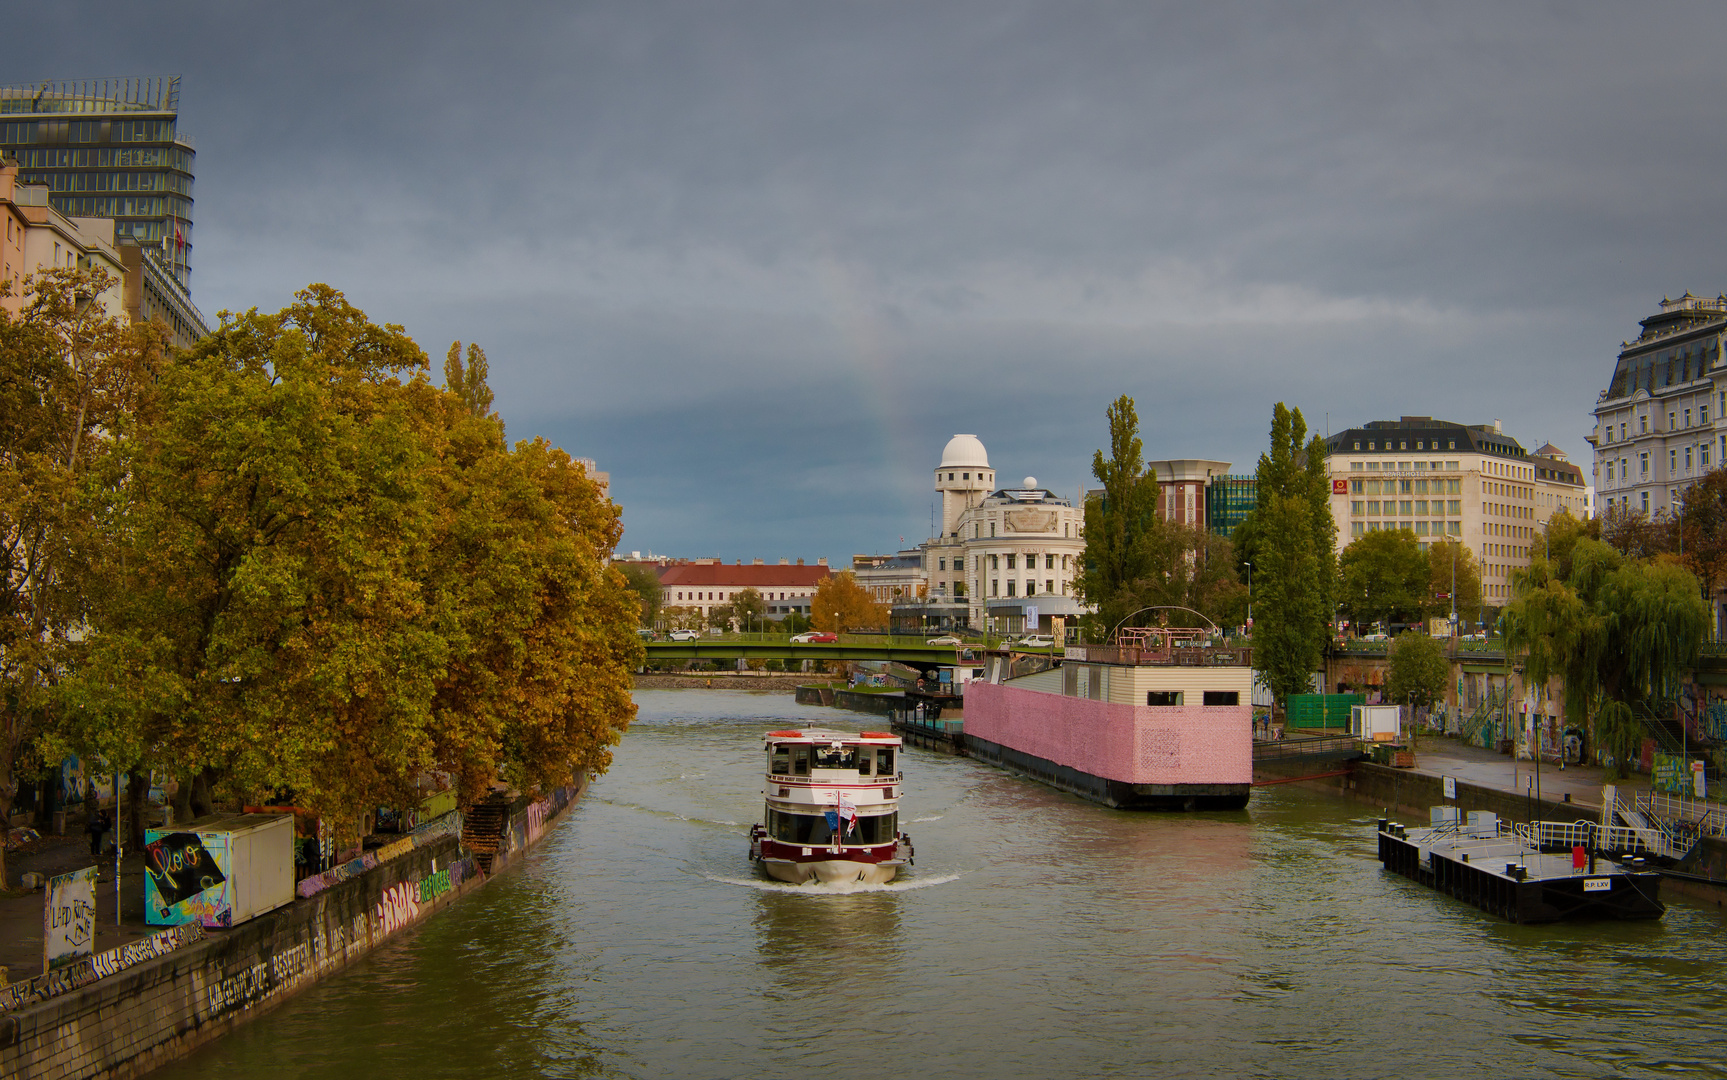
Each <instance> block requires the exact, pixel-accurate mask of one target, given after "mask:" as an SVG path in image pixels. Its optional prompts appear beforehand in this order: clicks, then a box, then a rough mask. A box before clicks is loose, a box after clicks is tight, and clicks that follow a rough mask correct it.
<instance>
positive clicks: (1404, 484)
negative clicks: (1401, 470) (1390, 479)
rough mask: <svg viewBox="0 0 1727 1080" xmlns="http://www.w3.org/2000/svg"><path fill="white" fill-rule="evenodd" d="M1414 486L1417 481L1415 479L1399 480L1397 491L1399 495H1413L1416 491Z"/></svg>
mask: <svg viewBox="0 0 1727 1080" xmlns="http://www.w3.org/2000/svg"><path fill="white" fill-rule="evenodd" d="M1414 487H1415V481H1413V480H1399V481H1398V482H1397V493H1398V494H1399V495H1411V494H1413V493H1414Z"/></svg>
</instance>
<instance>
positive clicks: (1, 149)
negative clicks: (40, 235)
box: [0, 75, 194, 288]
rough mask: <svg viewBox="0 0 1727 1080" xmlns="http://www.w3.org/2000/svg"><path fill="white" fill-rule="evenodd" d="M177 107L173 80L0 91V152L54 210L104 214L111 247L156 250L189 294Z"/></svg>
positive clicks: (187, 159)
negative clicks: (41, 189) (111, 230)
mask: <svg viewBox="0 0 1727 1080" xmlns="http://www.w3.org/2000/svg"><path fill="white" fill-rule="evenodd" d="M179 107H180V77H179V76H178V75H168V76H161V77H153V78H136V79H92V80H84V81H78V82H43V83H31V84H28V85H19V86H0V153H5V154H7V155H8V156H11V157H15V158H17V159H18V165H19V179H20V180H22V181H23V182H25V183H29V184H45V185H47V187H48V191H49V194H48V201H49V203H50V205H52V206H53V207H54V209H56V210H58V211H60V213H62V214H65V215H66V216H67V217H100V218H113V219H114V221H115V240H116V241H117V242H119V243H125V242H126V240H127V238H128V237H130V238H132V240H133V241H134V242H136V243H137V244H138V245H139V246H141V247H145V248H154V249H156V250H159V251H160V252H161V253H162V262H163V263H165V264H166V265H168V266H169V267H170V268H171V269H172V271H173V274H174V276H175V277H176V278H177V279H178V280H179V282H180V284H181V285H182V286H184V287H188V288H189V287H190V285H191V269H192V158H193V155H194V151H193V149H192V141H191V139H190V138H189V137H187V136H185V135H182V134H180V132H179V131H178V130H177V122H178V119H179Z"/></svg>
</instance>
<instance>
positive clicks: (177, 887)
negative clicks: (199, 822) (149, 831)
mask: <svg viewBox="0 0 1727 1080" xmlns="http://www.w3.org/2000/svg"><path fill="white" fill-rule="evenodd" d="M228 913H229V902H228V878H227V875H225V874H224V873H222V868H221V866H220V865H219V864H218V862H217V860H216V855H215V853H213V852H211V851H209V850H208V849H206V848H205V846H204V842H203V840H202V839H201V838H200V837H199V836H198V834H197V833H189V832H175V833H167V834H166V835H162V836H158V837H155V838H154V839H152V840H151V841H150V843H148V844H147V845H145V847H144V914H145V921H147V922H150V923H153V924H155V925H158V926H173V925H176V924H179V923H188V922H202V923H204V924H205V925H211V924H220V925H226V923H227V917H228Z"/></svg>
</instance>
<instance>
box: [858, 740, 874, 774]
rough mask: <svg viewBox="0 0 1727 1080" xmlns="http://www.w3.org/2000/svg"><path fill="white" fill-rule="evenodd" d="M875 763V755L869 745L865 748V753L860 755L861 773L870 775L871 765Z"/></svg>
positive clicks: (859, 768)
mask: <svg viewBox="0 0 1727 1080" xmlns="http://www.w3.org/2000/svg"><path fill="white" fill-rule="evenodd" d="M873 764H875V755H873V754H871V753H870V752H869V747H867V746H866V747H864V748H863V753H861V754H859V755H858V773H859V775H862V776H868V775H869V774H870V766H871V765H873Z"/></svg>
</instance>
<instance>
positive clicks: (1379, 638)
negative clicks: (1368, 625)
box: [1361, 634, 1391, 641]
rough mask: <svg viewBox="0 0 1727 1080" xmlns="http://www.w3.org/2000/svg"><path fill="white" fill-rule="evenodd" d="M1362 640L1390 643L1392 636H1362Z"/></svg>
mask: <svg viewBox="0 0 1727 1080" xmlns="http://www.w3.org/2000/svg"><path fill="white" fill-rule="evenodd" d="M1361 640H1362V641H1390V640H1391V635H1390V634H1363V635H1361Z"/></svg>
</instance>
